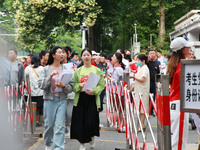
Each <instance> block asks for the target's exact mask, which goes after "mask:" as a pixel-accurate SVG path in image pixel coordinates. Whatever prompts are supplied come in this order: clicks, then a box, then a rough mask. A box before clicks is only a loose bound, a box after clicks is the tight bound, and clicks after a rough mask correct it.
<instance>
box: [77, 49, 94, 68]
mask: <svg viewBox="0 0 200 150" xmlns="http://www.w3.org/2000/svg"><path fill="white" fill-rule="evenodd" d="M85 51H88V52H89V53H90V54H91V56H92V51H91V50H90V49H89V48H84V49H83V50H82V52H81V57H82V55H83V53H84V52H85ZM83 65H84V62H83V60H82V61H81V63H80V64H79V65H78V68H80V67H81V66H83Z"/></svg>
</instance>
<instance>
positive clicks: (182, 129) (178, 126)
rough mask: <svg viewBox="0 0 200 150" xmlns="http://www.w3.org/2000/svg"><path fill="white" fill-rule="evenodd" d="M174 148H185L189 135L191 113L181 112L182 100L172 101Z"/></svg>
mask: <svg viewBox="0 0 200 150" xmlns="http://www.w3.org/2000/svg"><path fill="white" fill-rule="evenodd" d="M170 120H171V133H172V136H171V144H172V150H185V148H186V144H187V137H188V121H189V114H188V113H184V112H180V100H176V101H173V102H170Z"/></svg>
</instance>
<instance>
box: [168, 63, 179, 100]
mask: <svg viewBox="0 0 200 150" xmlns="http://www.w3.org/2000/svg"><path fill="white" fill-rule="evenodd" d="M180 86H181V63H179V64H178V66H177V68H176V72H175V73H174V76H173V81H172V84H171V88H170V96H169V100H170V101H171V102H172V101H174V100H180Z"/></svg>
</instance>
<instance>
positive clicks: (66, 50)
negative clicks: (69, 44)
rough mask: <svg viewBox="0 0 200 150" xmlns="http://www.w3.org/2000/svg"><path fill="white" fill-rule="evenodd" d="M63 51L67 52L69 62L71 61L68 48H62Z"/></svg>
mask: <svg viewBox="0 0 200 150" xmlns="http://www.w3.org/2000/svg"><path fill="white" fill-rule="evenodd" d="M62 50H64V51H65V53H66V54H67V61H70V58H69V55H68V49H67V48H66V47H62Z"/></svg>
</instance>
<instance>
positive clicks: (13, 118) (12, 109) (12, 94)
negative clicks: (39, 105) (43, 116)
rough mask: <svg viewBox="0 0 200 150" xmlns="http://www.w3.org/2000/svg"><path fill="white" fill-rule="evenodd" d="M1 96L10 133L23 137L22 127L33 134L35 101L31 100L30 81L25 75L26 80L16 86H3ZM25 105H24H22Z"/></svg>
mask: <svg viewBox="0 0 200 150" xmlns="http://www.w3.org/2000/svg"><path fill="white" fill-rule="evenodd" d="M2 90H3V92H2V96H3V97H4V98H3V99H4V101H5V105H6V107H7V110H8V122H9V124H10V125H11V128H12V131H11V133H12V134H15V135H16V134H18V135H20V137H23V135H24V133H23V128H24V127H25V131H27V132H31V134H34V128H35V119H36V103H32V101H31V88H30V81H29V78H28V77H27V82H26V84H25V82H24V83H23V84H22V85H20V86H18V84H16V85H15V86H14V85H12V86H7V87H4V88H3V89H2ZM25 90H26V91H27V93H28V96H27V97H28V98H27V102H25V99H24V91H25ZM24 106H25V107H24ZM24 108H25V109H24Z"/></svg>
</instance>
